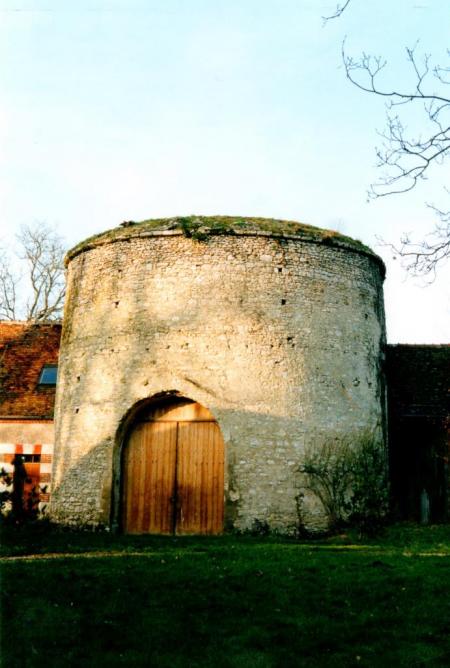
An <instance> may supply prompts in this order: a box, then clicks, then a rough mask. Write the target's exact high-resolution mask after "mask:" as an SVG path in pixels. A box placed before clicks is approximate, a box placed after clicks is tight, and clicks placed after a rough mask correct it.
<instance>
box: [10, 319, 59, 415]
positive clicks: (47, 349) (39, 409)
mask: <svg viewBox="0 0 450 668" xmlns="http://www.w3.org/2000/svg"><path fill="white" fill-rule="evenodd" d="M60 338H61V325H60V324H56V323H46V324H30V323H27V322H0V418H5V417H25V418H31V417H36V418H49V417H53V407H54V403H55V387H52V386H47V387H45V386H39V385H38V381H39V375H40V373H41V370H42V367H43V366H44V364H57V363H58V351H59V341H60Z"/></svg>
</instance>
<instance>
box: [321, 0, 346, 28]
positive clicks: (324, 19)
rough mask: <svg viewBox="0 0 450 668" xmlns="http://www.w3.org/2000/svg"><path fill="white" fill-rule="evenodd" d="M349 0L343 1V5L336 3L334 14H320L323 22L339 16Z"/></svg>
mask: <svg viewBox="0 0 450 668" xmlns="http://www.w3.org/2000/svg"><path fill="white" fill-rule="evenodd" d="M350 2H351V0H347V2H344V4H343V5H336V9H335V12H334V14H331V16H322V19H323V22H324V24H325V23H327V22H328V21H332V20H333V19H337V18H339V17H340V16H341V15H342V14H343V13H344V12H345V10H346V9H347V7H348V6H349V4H350Z"/></svg>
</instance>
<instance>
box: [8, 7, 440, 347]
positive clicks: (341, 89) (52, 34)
mask: <svg viewBox="0 0 450 668" xmlns="http://www.w3.org/2000/svg"><path fill="white" fill-rule="evenodd" d="M334 7H335V3H333V1H332V0H327V1H325V0H226V1H225V0H224V1H222V0H112V1H110V2H108V1H106V0H90V1H88V0H77V2H72V0H70V1H69V0H57V1H55V0H0V96H1V97H0V99H1V100H2V103H1V108H0V172H1V174H0V197H1V201H0V206H1V211H0V216H1V217H0V220H1V223H0V225H1V230H0V241H2V243H3V244H5V243H10V242H11V241H12V238H13V236H14V232H15V231H16V230H18V228H19V227H20V225H22V224H24V223H33V222H34V221H36V220H41V221H47V222H48V223H50V224H52V225H53V224H57V225H58V227H59V230H60V232H61V233H62V234H63V235H64V236H65V237H66V239H67V241H68V244H70V245H72V244H75V243H76V242H78V241H79V240H80V239H82V238H84V237H86V236H89V235H91V234H94V233H96V232H99V231H101V230H104V229H107V228H110V227H113V226H115V225H117V224H118V223H120V222H121V221H122V220H130V219H132V220H142V219H144V218H151V217H159V216H170V215H183V214H185V215H187V214H191V213H198V214H239V215H259V216H268V217H278V218H288V219H295V220H300V221H303V222H306V223H310V224H314V225H318V226H321V227H331V228H335V229H338V230H340V231H341V232H343V233H345V234H348V235H350V236H353V237H355V238H359V239H361V240H363V241H364V242H365V243H367V244H368V245H370V246H372V247H373V248H374V249H375V250H376V251H377V252H379V253H380V254H381V255H382V256H383V258H384V259H385V261H386V263H387V266H388V280H387V282H386V293H385V295H386V310H387V317H388V337H389V340H390V341H392V342H436V343H439V342H448V341H449V340H450V287H449V286H450V267H447V268H446V269H444V270H442V271H441V273H440V274H439V277H438V279H437V281H436V282H435V284H434V285H433V286H431V287H428V288H423V287H422V286H420V285H419V281H417V280H413V279H408V280H406V278H405V274H404V272H402V270H401V269H400V268H399V266H398V262H394V261H393V260H392V259H391V255H390V253H388V252H387V251H386V249H384V248H382V247H379V246H377V243H378V242H377V238H376V237H377V236H379V237H383V238H384V239H386V240H389V241H397V240H398V238H399V236H400V235H401V233H402V232H405V231H408V232H412V233H414V235H415V236H416V237H417V238H422V237H423V236H424V235H425V234H426V232H427V231H429V230H430V228H431V227H432V225H433V220H434V219H433V216H432V214H431V212H430V211H429V210H427V209H426V207H425V205H424V202H426V201H428V202H435V203H436V204H441V205H442V206H448V199H447V198H446V196H445V193H444V191H443V185H445V184H446V182H448V181H449V179H448V176H449V167H448V165H444V166H441V167H439V168H438V169H436V170H434V171H433V173H432V174H431V176H432V177H433V178H431V179H430V180H429V181H427V182H425V183H423V184H421V187H420V189H418V190H417V191H414V192H412V193H410V194H408V195H402V196H397V197H395V198H384V199H383V200H378V201H375V202H371V203H370V204H368V203H367V201H366V190H367V187H368V186H369V184H370V183H371V182H373V181H374V180H375V179H376V178H377V176H378V174H377V170H376V169H375V166H374V165H375V154H374V147H375V145H376V144H377V140H378V137H377V134H376V129H377V128H378V129H380V130H381V129H382V128H383V125H384V107H383V101H382V100H380V99H378V98H374V97H371V96H369V95H366V94H364V93H361V92H360V91H358V90H357V89H355V88H354V87H352V86H351V85H350V84H349V83H348V82H347V81H346V79H345V76H344V72H343V69H342V66H341V60H340V48H341V43H342V40H343V38H344V36H345V35H346V36H347V49H348V51H349V52H351V53H352V54H354V55H355V56H357V55H358V54H359V53H360V52H361V51H362V50H366V51H367V52H372V53H380V54H383V55H385V56H386V57H387V58H388V59H389V61H390V63H391V65H392V67H391V69H389V71H388V73H387V80H388V81H389V80H391V81H396V80H401V81H405V83H406V82H407V80H408V73H407V68H406V65H405V51H404V49H405V46H412V45H413V44H414V43H415V42H416V40H417V39H420V44H419V48H422V47H423V50H425V51H431V52H432V53H433V54H434V55H435V57H436V59H437V60H440V61H441V62H444V60H445V59H446V56H445V49H446V47H447V46H449V43H450V39H449V27H450V4H449V3H448V2H447V0H396V2H395V3H394V2H392V1H389V0H376V1H375V0H373V1H370V2H368V1H367V0H365V1H364V0H352V4H351V5H350V7H349V8H348V10H347V12H346V13H345V14H344V16H343V17H341V19H339V20H336V21H333V22H331V23H328V24H327V25H326V26H325V27H324V26H323V22H322V18H321V17H322V15H323V14H327V13H331V12H332V11H333V9H334ZM390 77H391V79H390ZM413 120H414V119H413Z"/></svg>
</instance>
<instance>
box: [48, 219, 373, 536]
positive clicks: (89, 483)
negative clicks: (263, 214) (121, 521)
mask: <svg viewBox="0 0 450 668" xmlns="http://www.w3.org/2000/svg"><path fill="white" fill-rule="evenodd" d="M383 278H384V267H383V265H382V263H381V260H380V259H379V258H378V257H377V256H375V255H373V254H371V253H369V252H365V251H363V250H358V249H355V248H353V247H352V246H351V245H346V244H345V243H341V244H336V245H330V244H329V243H320V242H318V241H312V240H311V241H309V240H307V239H304V238H295V236H291V237H289V238H286V237H284V238H282V237H277V236H275V235H271V234H268V233H264V232H263V233H257V232H254V233H239V234H229V235H228V234H222V235H216V236H214V235H211V236H210V237H209V238H207V239H206V240H202V241H197V240H195V239H192V238H187V237H186V236H185V235H183V233H182V232H181V231H178V230H175V231H171V232H151V233H148V234H147V235H142V236H140V237H130V238H129V239H123V240H114V242H110V241H108V240H107V239H105V240H103V241H101V242H99V243H97V244H91V245H90V246H86V248H85V249H81V251H80V252H79V253H78V254H75V255H74V256H73V257H72V258H71V260H70V262H69V266H68V294H67V303H66V310H65V315H64V326H63V335H62V341H61V350H60V365H59V380H58V389H57V399H56V414H55V419H56V444H55V456H54V469H53V485H52V487H53V495H52V500H51V514H52V517H53V518H54V519H55V520H56V521H59V522H63V523H69V524H81V525H84V524H91V525H98V524H100V525H115V523H116V522H117V520H118V517H119V512H118V507H119V504H120V492H119V490H120V449H121V446H122V443H123V441H124V438H126V431H127V428H128V426H129V424H131V417H130V416H132V414H133V411H134V410H135V407H136V405H139V402H144V401H145V400H147V399H149V398H151V397H152V396H154V395H157V394H159V393H162V392H174V393H175V392H176V393H179V394H180V395H182V396H185V397H188V398H190V399H193V400H195V401H197V402H199V403H201V404H203V405H204V406H206V407H207V408H208V409H209V410H210V411H211V412H212V413H213V415H214V416H215V418H216V419H217V421H218V423H219V426H220V428H221V430H222V434H223V437H224V441H225V453H226V470H225V490H224V494H225V508H226V511H225V528H226V529H227V528H234V529H236V530H248V529H251V528H252V527H254V526H255V525H256V524H259V525H260V526H261V525H264V526H268V527H269V528H270V529H272V530H278V531H282V532H286V533H294V532H295V531H297V530H298V529H299V528H306V529H319V528H325V526H326V523H327V518H326V517H325V514H324V510H323V508H322V506H321V505H320V503H318V501H317V499H315V498H313V497H312V496H311V494H310V493H309V492H308V490H307V489H306V488H305V487H304V481H303V479H302V476H301V474H299V472H298V468H299V466H300V465H301V463H302V457H303V454H304V452H305V450H306V449H308V448H311V447H314V445H315V444H317V443H319V444H320V443H323V442H325V441H330V440H334V441H336V444H337V445H336V447H339V445H338V444H339V438H340V437H342V436H345V437H346V438H347V437H349V436H350V437H352V438H354V439H355V442H356V441H357V440H358V437H359V434H362V433H367V431H371V432H374V433H376V434H377V436H376V437H377V438H378V439H379V441H380V447H383V446H384V422H385V409H384V405H385V397H384V383H383V374H382V371H381V363H382V355H383V347H384V343H385V325H384V308H383V292H382V283H383Z"/></svg>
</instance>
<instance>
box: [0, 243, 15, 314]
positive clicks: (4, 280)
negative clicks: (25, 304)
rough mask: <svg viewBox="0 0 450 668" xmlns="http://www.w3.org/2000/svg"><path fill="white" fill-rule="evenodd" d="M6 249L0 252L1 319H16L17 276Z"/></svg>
mask: <svg viewBox="0 0 450 668" xmlns="http://www.w3.org/2000/svg"><path fill="white" fill-rule="evenodd" d="M10 266H11V263H10V259H9V257H8V254H7V253H6V251H2V252H1V254H0V320H15V319H16V305H17V282H18V280H17V278H14V276H13V274H12V272H11V269H10Z"/></svg>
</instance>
